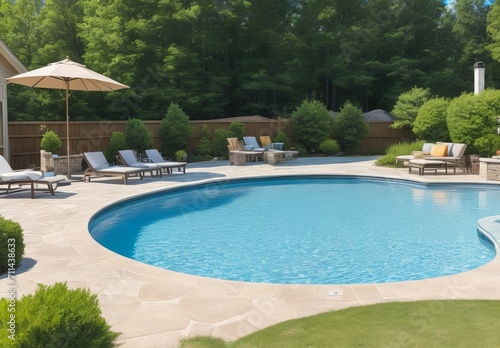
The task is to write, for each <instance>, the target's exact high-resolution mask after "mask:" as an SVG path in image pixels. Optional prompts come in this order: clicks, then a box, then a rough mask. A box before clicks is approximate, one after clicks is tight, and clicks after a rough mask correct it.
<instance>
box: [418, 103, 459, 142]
mask: <svg viewBox="0 0 500 348" xmlns="http://www.w3.org/2000/svg"><path fill="white" fill-rule="evenodd" d="M448 105H450V102H449V101H448V100H447V99H445V98H433V99H429V100H428V101H426V102H425V103H424V104H423V105H422V106H421V107H420V109H419V110H418V114H417V118H416V119H415V122H414V123H413V133H414V134H415V135H416V136H417V138H418V139H426V140H427V141H432V142H437V141H449V140H450V135H449V133H448V125H447V124H446V112H447V110H448Z"/></svg>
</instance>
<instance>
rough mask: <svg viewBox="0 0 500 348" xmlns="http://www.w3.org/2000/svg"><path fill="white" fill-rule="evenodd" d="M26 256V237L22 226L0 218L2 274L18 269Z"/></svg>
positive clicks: (0, 265)
mask: <svg viewBox="0 0 500 348" xmlns="http://www.w3.org/2000/svg"><path fill="white" fill-rule="evenodd" d="M23 255H24V236H23V229H22V228H21V225H19V224H18V223H17V222H14V221H12V220H7V219H4V218H3V217H2V216H0V273H5V272H7V270H8V269H9V268H10V269H13V268H17V267H19V265H20V264H21V259H22V258H23Z"/></svg>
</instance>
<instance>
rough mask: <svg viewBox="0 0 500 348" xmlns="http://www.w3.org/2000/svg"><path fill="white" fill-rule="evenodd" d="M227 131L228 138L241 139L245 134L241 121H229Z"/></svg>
mask: <svg viewBox="0 0 500 348" xmlns="http://www.w3.org/2000/svg"><path fill="white" fill-rule="evenodd" d="M227 131H228V133H229V138H238V140H243V136H244V135H245V126H244V125H243V123H241V122H231V124H230V125H229V128H228V129H227Z"/></svg>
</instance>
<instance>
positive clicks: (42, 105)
mask: <svg viewBox="0 0 500 348" xmlns="http://www.w3.org/2000/svg"><path fill="white" fill-rule="evenodd" d="M0 35H1V36H0V38H1V39H2V40H4V41H5V43H6V44H7V46H8V47H9V48H10V49H11V50H12V51H13V53H14V54H15V55H16V56H17V57H18V58H19V59H20V61H21V62H22V63H23V64H24V65H25V66H26V67H27V68H28V69H29V70H31V69H35V68H38V67H41V66H44V65H46V64H48V63H50V62H54V61H58V60H62V59H64V58H66V57H69V58H70V59H72V60H74V61H76V62H79V63H82V64H85V65H87V67H89V68H90V69H93V70H95V71H97V72H99V73H102V74H104V75H107V76H109V77H111V78H113V79H115V80H117V81H119V82H122V83H124V84H127V85H129V86H130V87H131V88H130V89H128V90H123V91H119V92H113V93H98V92H76V91H75V92H72V93H71V102H70V103H71V105H70V108H71V115H72V119H74V120H75V119H77V120H78V119H79V120H84V119H127V118H131V117H136V118H141V119H161V118H163V117H164V116H165V112H166V110H167V108H168V106H169V105H170V103H171V102H175V103H177V104H178V105H179V106H180V107H181V108H182V109H183V110H184V111H185V113H186V114H187V115H189V117H190V118H191V119H213V118H220V117H231V116H238V115H253V114H259V115H263V116H267V117H276V116H287V115H289V114H290V113H292V112H293V111H294V110H295V109H296V107H297V106H298V105H299V104H300V103H301V102H302V101H303V100H304V99H306V98H310V99H317V100H320V101H322V102H323V103H324V104H325V105H326V107H327V108H328V109H330V110H335V111H336V110H338V109H339V108H340V107H341V106H342V105H343V104H344V103H345V102H346V101H348V100H349V101H351V102H352V103H354V104H356V105H358V106H359V107H361V108H362V109H363V110H364V111H368V110H372V109H376V108H381V109H385V110H389V111H390V110H391V109H392V107H393V105H394V103H395V101H396V99H397V98H398V96H399V95H400V94H401V93H403V92H406V91H408V90H410V89H411V88H412V87H415V86H417V87H422V88H429V89H430V91H431V92H432V94H433V95H436V96H442V97H456V96H459V95H460V94H462V93H463V92H471V91H472V90H473V65H474V63H475V62H477V61H483V62H485V64H486V85H487V87H496V86H497V85H498V84H500V63H499V61H500V4H498V2H495V3H494V4H493V5H491V1H487V0H456V1H455V4H454V6H453V7H446V6H445V5H444V4H443V2H442V1H441V0H390V1H387V0H309V1H306V0H226V1H222V0H197V1H188V0H47V1H42V0H17V1H6V0H0ZM8 93H9V95H8V97H9V114H10V119H11V120H33V119H37V120H39V119H43V120H57V119H63V118H64V102H63V100H64V94H63V92H62V91H54V90H40V89H32V88H28V87H22V86H15V85H9V87H8Z"/></svg>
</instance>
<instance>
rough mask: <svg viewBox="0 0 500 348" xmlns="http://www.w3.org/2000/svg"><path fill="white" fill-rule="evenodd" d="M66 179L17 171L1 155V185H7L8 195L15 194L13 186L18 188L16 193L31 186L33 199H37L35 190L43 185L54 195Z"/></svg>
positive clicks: (34, 172) (38, 172) (35, 172)
mask: <svg viewBox="0 0 500 348" xmlns="http://www.w3.org/2000/svg"><path fill="white" fill-rule="evenodd" d="M65 179H66V178H65V177H64V176H62V175H59V176H52V177H44V176H43V173H42V172H40V171H35V170H22V171H15V170H13V169H12V167H11V166H10V164H9V162H7V160H6V159H5V158H4V157H3V156H2V155H0V185H7V189H5V190H6V193H10V192H13V191H12V190H13V189H12V185H14V186H18V187H17V188H14V190H15V191H18V190H21V189H22V186H23V185H29V186H30V190H31V198H35V189H38V185H39V184H41V185H47V189H48V191H49V192H50V194H51V195H54V190H55V189H56V188H57V184H58V183H60V182H61V181H64V180H65Z"/></svg>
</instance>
